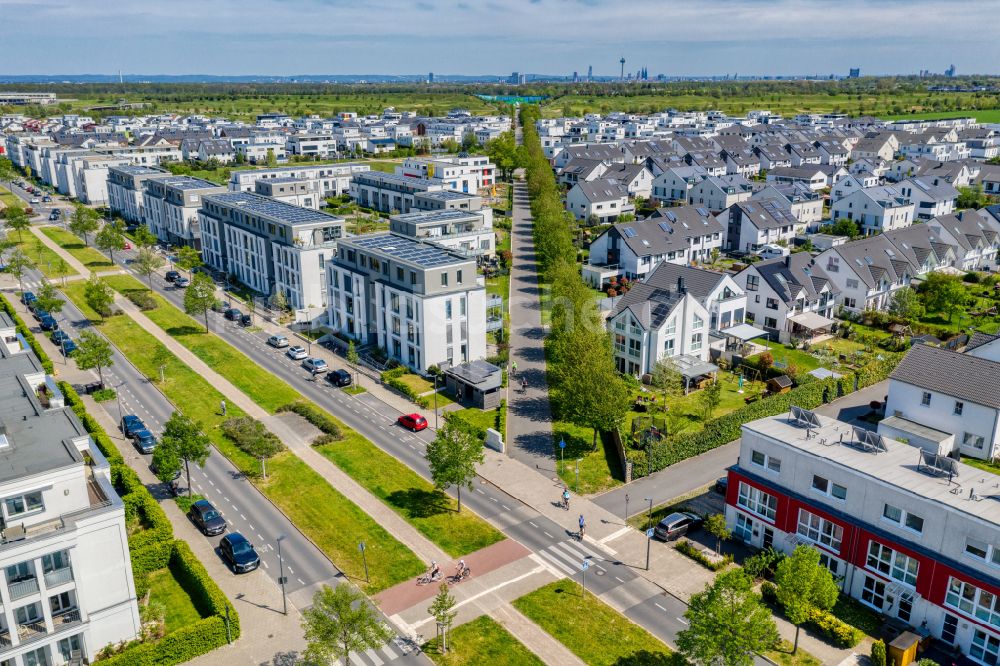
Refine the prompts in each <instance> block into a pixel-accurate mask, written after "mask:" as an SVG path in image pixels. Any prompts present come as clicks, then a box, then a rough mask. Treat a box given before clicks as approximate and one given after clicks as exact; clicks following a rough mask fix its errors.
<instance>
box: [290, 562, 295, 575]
mask: <svg viewBox="0 0 1000 666" xmlns="http://www.w3.org/2000/svg"><path fill="white" fill-rule="evenodd" d="M288 573H292V574H293V573H295V570H294V569H292V565H291V564H289V565H288Z"/></svg>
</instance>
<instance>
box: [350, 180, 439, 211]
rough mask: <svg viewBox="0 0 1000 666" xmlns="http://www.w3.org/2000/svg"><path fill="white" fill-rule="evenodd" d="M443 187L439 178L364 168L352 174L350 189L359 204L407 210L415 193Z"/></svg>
mask: <svg viewBox="0 0 1000 666" xmlns="http://www.w3.org/2000/svg"><path fill="white" fill-rule="evenodd" d="M445 189H446V188H445V187H444V185H442V184H441V183H440V182H438V181H433V180H427V179H426V178H412V177H410V176H402V175H399V174H394V173H382V172H381V171H367V172H361V173H356V174H354V178H353V179H352V180H351V190H350V191H351V198H352V199H354V201H355V202H356V203H357V204H358V205H359V206H363V207H365V208H373V209H375V210H378V211H382V212H383V213H409V212H410V210H411V209H413V208H415V206H414V204H413V199H414V197H415V196H416V195H417V194H421V193H423V192H441V191H444V190H445Z"/></svg>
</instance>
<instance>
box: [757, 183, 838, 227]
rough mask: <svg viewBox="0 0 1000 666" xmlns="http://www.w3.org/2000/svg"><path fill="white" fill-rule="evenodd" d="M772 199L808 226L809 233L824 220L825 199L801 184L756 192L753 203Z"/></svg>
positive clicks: (770, 187)
mask: <svg viewBox="0 0 1000 666" xmlns="http://www.w3.org/2000/svg"><path fill="white" fill-rule="evenodd" d="M764 199H771V200H773V201H775V202H776V203H777V204H779V205H780V206H782V207H783V208H788V210H789V211H790V212H791V214H792V215H794V216H795V219H796V220H798V221H799V222H801V223H802V224H804V225H806V230H807V231H810V230H811V231H815V230H816V229H817V228H818V227H819V223H820V222H821V221H822V220H823V198H822V197H821V196H820V195H819V194H817V193H816V192H814V191H813V190H811V189H809V188H808V187H806V186H804V185H801V184H793V185H776V184H772V185H768V186H767V187H765V188H764V189H762V190H758V191H756V192H754V194H753V196H752V197H750V200H751V201H763V200H764Z"/></svg>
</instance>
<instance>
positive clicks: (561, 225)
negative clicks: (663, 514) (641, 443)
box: [521, 106, 630, 447]
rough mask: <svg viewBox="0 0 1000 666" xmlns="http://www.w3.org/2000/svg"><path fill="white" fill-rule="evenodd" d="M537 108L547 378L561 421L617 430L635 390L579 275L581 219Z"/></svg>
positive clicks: (532, 165)
mask: <svg viewBox="0 0 1000 666" xmlns="http://www.w3.org/2000/svg"><path fill="white" fill-rule="evenodd" d="M538 113H539V112H538V108H537V107H535V106H526V107H524V108H523V109H522V111H521V123H522V125H523V137H524V146H525V161H526V164H525V171H526V174H527V184H528V194H529V196H530V199H531V215H532V218H533V233H534V240H535V252H536V255H537V257H538V262H539V269H540V270H539V276H540V278H541V281H542V282H543V283H547V284H549V285H551V286H550V289H551V300H550V303H551V308H552V325H551V331H550V333H549V336H548V339H547V341H546V353H547V356H548V368H547V373H548V380H549V389H550V395H551V396H552V398H553V400H552V403H553V405H554V407H555V410H556V416H557V418H559V419H563V420H567V421H570V422H571V423H573V424H575V425H578V426H582V427H586V428H591V429H592V430H593V432H594V446H595V447H596V446H597V434H598V432H599V431H608V430H613V429H615V428H617V427H618V426H619V425H620V424H621V423H622V422H623V421H624V420H625V417H626V415H627V413H628V407H629V405H628V398H629V394H630V391H629V388H628V385H627V384H626V383H625V380H624V379H623V378H622V376H621V375H620V374H619V373H618V370H617V368H616V367H615V363H614V356H613V354H612V346H611V336H610V335H609V333H608V332H607V330H606V329H605V328H604V323H603V321H602V319H601V316H600V313H599V312H598V310H597V307H596V303H595V302H594V294H593V292H592V291H591V290H590V289H588V288H587V286H586V285H585V284H584V283H583V280H582V279H581V277H580V269H579V267H578V266H577V262H576V255H577V251H576V247H575V246H574V244H573V231H572V230H573V228H574V227H575V226H576V222H575V220H574V219H573V217H572V215H570V214H569V213H567V212H566V211H565V210H564V209H563V204H562V197H561V195H560V192H559V187H558V185H557V184H556V180H555V176H554V174H553V172H552V167H551V166H550V165H549V162H548V160H547V159H546V158H545V154H544V153H543V151H542V145H541V142H540V141H539V138H538V133H537V131H536V130H535V125H534V123H535V121H536V120H537V118H538Z"/></svg>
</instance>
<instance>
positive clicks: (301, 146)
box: [285, 134, 337, 159]
mask: <svg viewBox="0 0 1000 666" xmlns="http://www.w3.org/2000/svg"><path fill="white" fill-rule="evenodd" d="M285 147H286V148H287V150H288V154H289V155H304V156H309V157H315V158H322V159H328V158H331V157H336V156H337V139H336V138H335V137H334V136H333V135H331V134H292V135H291V136H289V137H288V140H287V143H286V144H285Z"/></svg>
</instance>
